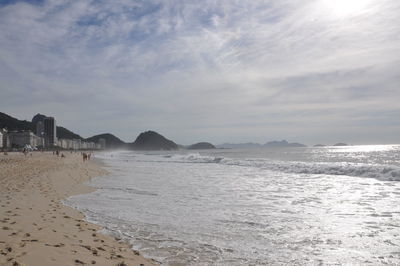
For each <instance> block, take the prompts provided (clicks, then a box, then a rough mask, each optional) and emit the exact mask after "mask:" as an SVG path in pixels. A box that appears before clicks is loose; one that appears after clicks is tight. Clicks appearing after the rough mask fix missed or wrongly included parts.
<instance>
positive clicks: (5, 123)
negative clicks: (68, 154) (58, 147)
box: [0, 112, 83, 139]
mask: <svg viewBox="0 0 400 266" xmlns="http://www.w3.org/2000/svg"><path fill="white" fill-rule="evenodd" d="M44 118H46V116H45V115H42V114H37V115H35V116H34V117H33V118H32V122H29V121H26V120H18V119H17V118H14V117H12V116H9V115H7V114H5V113H1V112H0V128H5V127H6V128H7V129H8V130H9V131H14V130H16V131H22V130H31V131H32V132H34V133H36V123H37V122H39V121H42V120H43V119H44ZM57 138H61V139H83V138H82V137H81V136H79V135H78V134H75V133H74V132H72V131H70V130H68V129H66V128H65V127H60V126H58V127H57Z"/></svg>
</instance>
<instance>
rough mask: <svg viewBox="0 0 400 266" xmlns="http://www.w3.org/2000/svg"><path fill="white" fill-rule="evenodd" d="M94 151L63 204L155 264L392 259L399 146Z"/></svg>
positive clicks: (398, 256)
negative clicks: (85, 189)
mask: <svg viewBox="0 0 400 266" xmlns="http://www.w3.org/2000/svg"><path fill="white" fill-rule="evenodd" d="M96 157H97V158H100V159H101V160H103V162H104V164H105V168H106V169H107V170H108V171H109V174H108V175H107V176H102V177H98V178H95V179H93V180H92V181H91V182H90V183H89V185H91V186H93V187H95V188H97V190H96V191H95V192H93V193H90V194H85V195H78V196H73V197H71V198H69V199H68V200H67V201H66V203H67V204H68V205H70V206H73V207H75V208H77V209H78V210H80V211H82V212H83V213H84V214H85V215H86V218H87V220H88V221H90V222H94V223H96V224H99V225H101V226H103V227H104V228H105V229H104V230H103V231H104V232H105V233H107V234H111V235H113V236H115V237H118V238H120V239H122V240H124V241H127V242H129V243H130V244H132V245H133V248H134V249H137V250H139V251H140V252H141V253H142V254H143V255H145V256H147V257H150V258H154V259H156V260H157V261H159V262H161V263H162V264H164V265H263V264H265V265H267V264H268V265H288V264H289V265H318V264H328V265H332V264H333V265H335V264H337V265H343V264H357V265H360V264H362V265H378V264H379V265H381V264H389V265H395V264H397V265H399V264H400V146H396V145H385V146H347V147H320V148H287V149H286V148H283V149H252V150H218V149H217V150H208V151H198V152H196V151H177V152H167V151H164V152H133V151H115V152H106V153H101V154H97V155H96Z"/></svg>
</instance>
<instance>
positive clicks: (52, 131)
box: [43, 117, 57, 147]
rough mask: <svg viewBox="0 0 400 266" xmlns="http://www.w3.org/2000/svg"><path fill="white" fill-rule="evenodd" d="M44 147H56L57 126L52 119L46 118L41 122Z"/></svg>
mask: <svg viewBox="0 0 400 266" xmlns="http://www.w3.org/2000/svg"><path fill="white" fill-rule="evenodd" d="M43 128H44V140H45V146H46V147H51V146H54V145H57V125H56V120H55V119H54V117H46V118H45V119H44V120H43Z"/></svg>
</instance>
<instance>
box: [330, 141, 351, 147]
mask: <svg viewBox="0 0 400 266" xmlns="http://www.w3.org/2000/svg"><path fill="white" fill-rule="evenodd" d="M333 146H349V144H347V143H342V142H340V143H336V144H334V145H333Z"/></svg>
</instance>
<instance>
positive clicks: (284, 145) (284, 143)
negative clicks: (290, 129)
mask: <svg viewBox="0 0 400 266" xmlns="http://www.w3.org/2000/svg"><path fill="white" fill-rule="evenodd" d="M263 147H267V148H290V147H299V148H300V147H307V146H306V145H304V144H301V143H297V142H293V143H289V142H288V141H287V140H281V141H270V142H267V143H265V144H264V145H263Z"/></svg>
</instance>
